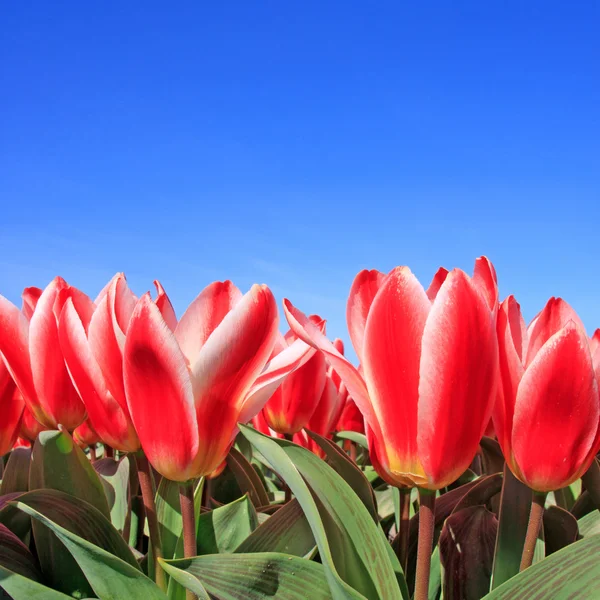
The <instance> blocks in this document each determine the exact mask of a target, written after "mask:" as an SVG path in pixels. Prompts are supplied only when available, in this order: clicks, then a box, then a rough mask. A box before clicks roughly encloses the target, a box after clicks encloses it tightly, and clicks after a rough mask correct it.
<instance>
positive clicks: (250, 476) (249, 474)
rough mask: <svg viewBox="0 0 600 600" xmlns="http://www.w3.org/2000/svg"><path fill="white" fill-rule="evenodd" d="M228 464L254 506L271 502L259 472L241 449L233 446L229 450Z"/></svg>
mask: <svg viewBox="0 0 600 600" xmlns="http://www.w3.org/2000/svg"><path fill="white" fill-rule="evenodd" d="M242 439H244V440H245V439H246V438H243V436H242ZM227 466H228V467H229V469H230V470H231V472H232V473H233V475H234V477H235V478H236V480H237V482H238V485H239V486H240V490H241V491H242V494H248V497H249V498H250V500H251V501H252V503H253V504H254V506H264V505H265V504H269V496H268V494H267V490H266V489H265V486H264V485H263V482H262V481H261V479H260V477H259V476H258V473H257V472H256V471H255V470H254V467H253V466H252V465H251V464H250V462H248V459H247V458H246V457H245V456H244V455H243V454H242V453H241V452H240V451H239V450H236V449H235V448H232V449H231V450H230V451H229V454H228V455H227Z"/></svg>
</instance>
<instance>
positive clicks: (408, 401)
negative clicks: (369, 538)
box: [353, 267, 431, 477]
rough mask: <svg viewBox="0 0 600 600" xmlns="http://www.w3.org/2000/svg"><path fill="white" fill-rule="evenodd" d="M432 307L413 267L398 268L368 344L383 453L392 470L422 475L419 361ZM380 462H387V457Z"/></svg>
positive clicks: (373, 317) (382, 293)
mask: <svg viewBox="0 0 600 600" xmlns="http://www.w3.org/2000/svg"><path fill="white" fill-rule="evenodd" d="M430 307H431V303H430V301H429V299H428V298H427V294H426V293H425V290H424V289H423V287H422V286H421V284H420V283H419V281H418V280H417V278H416V277H415V276H414V275H413V274H412V273H411V271H410V269H408V268H407V267H397V268H396V269H394V270H393V271H392V272H391V273H390V274H389V275H388V277H387V279H386V280H385V281H384V283H383V285H382V286H381V288H380V290H379V292H378V294H377V296H376V297H375V300H374V302H373V304H372V306H371V310H370V311H369V318H368V319H367V326H366V329H365V339H364V345H363V363H362V365H363V369H364V372H365V381H366V382H367V388H368V390H369V397H370V398H371V402H372V404H373V409H374V411H375V414H376V415H377V421H378V423H379V426H380V428H381V432H382V436H383V437H382V440H380V441H381V452H386V453H387V461H386V462H388V463H389V469H390V470H391V471H392V472H398V473H403V474H409V476H410V475H415V476H419V477H421V476H422V471H421V468H420V465H419V457H418V452H417V406H418V400H419V360H420V356H421V337H422V335H423V328H424V327H425V322H426V320H427V315H428V314H429V310H430ZM353 397H354V396H353ZM369 425H371V423H369ZM371 427H372V425H371ZM374 434H375V436H376V437H379V436H378V434H377V431H374ZM379 458H380V460H383V458H382V455H381V453H380V456H379Z"/></svg>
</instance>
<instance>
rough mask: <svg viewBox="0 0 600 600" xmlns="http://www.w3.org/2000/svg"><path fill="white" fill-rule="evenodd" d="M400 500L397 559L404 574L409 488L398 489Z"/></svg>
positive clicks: (408, 522)
mask: <svg viewBox="0 0 600 600" xmlns="http://www.w3.org/2000/svg"><path fill="white" fill-rule="evenodd" d="M398 491H399V492H400V502H399V507H398V508H399V511H398V512H399V513H400V519H399V524H398V526H399V531H398V546H397V552H398V560H399V561H400V566H401V567H402V572H403V573H404V574H406V567H407V565H408V534H409V531H410V494H411V491H412V490H410V489H400V490H398Z"/></svg>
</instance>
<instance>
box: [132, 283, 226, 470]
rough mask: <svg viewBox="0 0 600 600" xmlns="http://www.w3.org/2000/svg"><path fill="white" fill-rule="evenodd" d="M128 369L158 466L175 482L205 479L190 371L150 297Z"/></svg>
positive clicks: (140, 312)
mask: <svg viewBox="0 0 600 600" xmlns="http://www.w3.org/2000/svg"><path fill="white" fill-rule="evenodd" d="M123 367H124V375H125V390H126V392H127V401H128V404H129V412H130V414H131V418H132V420H133V423H134V425H135V429H136V431H137V433H138V436H139V438H140V441H141V443H142V448H143V449H144V452H145V453H146V456H147V457H148V460H149V461H150V463H151V464H152V466H153V467H154V468H155V469H156V470H157V471H158V472H159V473H160V474H161V475H163V476H164V477H167V478H168V479H171V480H172V481H187V480H188V479H191V478H192V477H198V476H200V475H201V474H202V473H198V472H196V471H195V470H194V460H195V459H196V457H197V454H198V447H199V446H198V425H197V422H196V414H195V410H194V398H193V395H192V384H191V380H190V375H189V371H188V369H187V367H186V365H185V358H184V356H183V354H182V353H181V350H180V349H179V346H178V345H177V340H176V339H175V336H174V335H173V333H172V332H171V330H170V329H169V328H168V327H167V325H166V324H165V322H164V320H163V318H162V316H161V314H160V311H159V309H158V307H157V306H156V304H154V302H152V300H151V298H150V294H144V296H142V298H140V300H139V302H138V304H137V306H136V308H135V310H134V312H133V315H132V317H131V320H130V322H129V327H128V331H127V341H126V342H125V350H124V355H123ZM213 425H214V427H217V428H218V426H219V425H218V423H214V424H213Z"/></svg>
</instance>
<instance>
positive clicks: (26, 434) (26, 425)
mask: <svg viewBox="0 0 600 600" xmlns="http://www.w3.org/2000/svg"><path fill="white" fill-rule="evenodd" d="M47 429H48V427H45V426H44V425H42V424H41V423H40V422H39V421H38V420H37V419H36V418H35V417H34V416H33V413H32V412H31V411H30V410H29V408H27V405H25V409H24V410H23V418H22V419H21V427H20V430H19V437H21V438H24V439H26V440H29V441H30V442H31V443H32V444H33V443H34V442H35V440H37V437H38V435H40V432H42V431H46V430H47Z"/></svg>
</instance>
